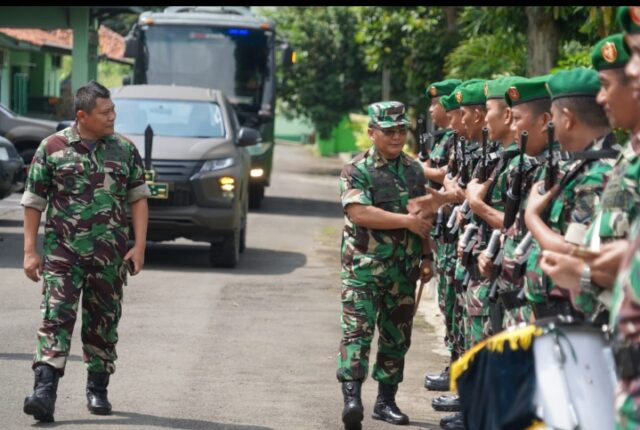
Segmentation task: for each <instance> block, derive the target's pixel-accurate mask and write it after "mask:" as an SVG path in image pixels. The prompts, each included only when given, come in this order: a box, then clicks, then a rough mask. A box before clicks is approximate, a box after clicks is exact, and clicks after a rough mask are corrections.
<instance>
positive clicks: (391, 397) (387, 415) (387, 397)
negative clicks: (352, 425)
mask: <svg viewBox="0 0 640 430" xmlns="http://www.w3.org/2000/svg"><path fill="white" fill-rule="evenodd" d="M397 392H398V384H395V385H387V384H383V383H382V382H379V383H378V398H377V399H376V405H375V406H374V407H373V415H371V418H373V419H374V420H383V421H386V422H388V423H391V424H398V425H405V424H409V417H408V416H406V415H405V414H403V413H402V411H401V410H400V408H398V406H397V405H396V393H397Z"/></svg>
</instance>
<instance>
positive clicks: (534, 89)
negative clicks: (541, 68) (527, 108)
mask: <svg viewBox="0 0 640 430" xmlns="http://www.w3.org/2000/svg"><path fill="white" fill-rule="evenodd" d="M550 77H551V75H543V76H535V77H533V78H529V79H525V80H524V81H520V82H514V83H513V84H512V85H511V86H510V87H509V88H508V89H507V91H506V92H505V93H504V99H505V101H506V102H507V104H508V105H509V106H517V105H520V104H523V103H529V102H532V101H535V100H541V99H548V98H550V96H549V92H548V91H547V85H546V84H547V81H548V80H549V78H550Z"/></svg>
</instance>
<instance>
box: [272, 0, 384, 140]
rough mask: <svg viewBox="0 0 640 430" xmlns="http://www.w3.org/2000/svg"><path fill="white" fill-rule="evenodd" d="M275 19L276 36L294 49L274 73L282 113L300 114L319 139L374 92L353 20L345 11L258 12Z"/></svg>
mask: <svg viewBox="0 0 640 430" xmlns="http://www.w3.org/2000/svg"><path fill="white" fill-rule="evenodd" d="M262 12H263V13H265V15H269V16H270V17H271V18H272V19H274V20H275V21H276V24H277V29H278V33H279V34H281V35H282V36H283V37H284V38H285V39H286V40H287V41H288V43H289V44H290V45H291V46H292V47H293V48H294V49H295V50H296V53H297V62H296V63H295V64H293V65H292V67H291V68H290V70H286V71H285V70H280V71H279V74H280V86H279V88H278V95H279V97H280V100H281V101H282V102H283V103H282V106H283V108H284V110H285V113H288V114H290V115H304V116H306V117H308V118H309V119H310V120H311V121H312V122H313V124H314V126H315V128H316V130H317V132H318V134H319V135H320V137H321V138H323V139H327V138H329V136H330V134H331V131H332V130H333V128H334V127H335V126H336V125H338V123H339V122H340V120H341V119H342V118H343V117H344V115H346V114H347V113H349V112H353V111H356V112H361V111H362V108H363V105H364V104H365V103H366V102H365V100H366V99H367V98H368V96H364V95H363V93H364V92H367V91H371V90H372V89H375V90H378V89H379V86H378V85H377V84H376V83H374V82H373V81H376V82H379V77H378V75H377V74H376V73H374V72H370V71H368V70H367V68H366V66H365V63H364V59H363V52H362V50H361V49H360V46H358V45H357V44H356V41H355V32H356V29H357V21H356V16H355V14H354V13H353V10H352V9H351V8H348V7H333V6H330V7H278V8H277V9H275V10H264V11H262Z"/></svg>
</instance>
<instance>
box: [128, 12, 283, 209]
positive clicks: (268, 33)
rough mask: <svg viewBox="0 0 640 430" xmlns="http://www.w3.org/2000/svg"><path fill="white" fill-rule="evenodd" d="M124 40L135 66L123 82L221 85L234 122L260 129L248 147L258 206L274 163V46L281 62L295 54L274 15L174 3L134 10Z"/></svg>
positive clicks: (251, 199) (254, 202)
mask: <svg viewBox="0 0 640 430" xmlns="http://www.w3.org/2000/svg"><path fill="white" fill-rule="evenodd" d="M125 42H126V48H125V57H129V58H133V59H134V67H133V76H132V77H129V79H127V80H126V81H125V82H123V83H124V84H126V83H131V81H133V82H132V83H133V84H158V85H188V86H195V87H204V88H214V89H218V90H221V91H222V92H223V93H224V94H225V95H226V96H227V98H228V99H229V101H230V102H231V104H232V105H233V106H234V108H235V111H236V114H237V116H238V119H239V121H240V124H241V125H243V126H247V127H251V128H255V129H257V130H259V131H260V133H261V135H262V142H260V143H258V144H256V145H253V146H250V147H248V150H249V153H250V154H251V180H250V187H249V207H251V208H253V209H257V208H259V207H260V204H261V201H262V199H263V198H264V190H265V187H267V186H269V184H270V179H271V171H272V165H273V150H274V143H275V141H274V119H275V98H276V51H277V50H279V49H280V50H282V51H283V56H282V59H283V60H282V61H283V65H284V66H285V67H288V66H289V65H290V64H291V62H292V61H291V60H292V56H293V51H292V49H291V48H290V47H289V46H288V44H287V43H286V42H284V41H282V40H280V39H276V28H275V23H274V22H273V21H271V20H268V19H265V18H263V17H260V16H257V15H255V14H254V13H252V11H251V10H250V8H248V7H231V6H172V7H167V8H165V9H164V10H163V11H161V12H152V11H146V12H143V13H142V14H140V16H139V17H138V20H137V22H136V23H134V25H133V26H132V28H131V30H130V31H129V34H128V35H127V36H126V38H125ZM127 81H128V82H127Z"/></svg>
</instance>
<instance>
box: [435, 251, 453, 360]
mask: <svg viewBox="0 0 640 430" xmlns="http://www.w3.org/2000/svg"><path fill="white" fill-rule="evenodd" d="M437 252H438V260H439V261H440V263H439V264H438V305H439V307H440V312H442V315H443V317H444V324H445V328H446V332H445V335H444V344H445V346H446V347H447V348H448V349H449V351H450V352H453V351H454V345H455V339H454V336H453V308H454V306H455V302H456V292H455V291H454V289H453V274H454V271H455V261H456V260H455V255H454V246H453V244H443V245H442V246H440V247H438V251H437Z"/></svg>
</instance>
